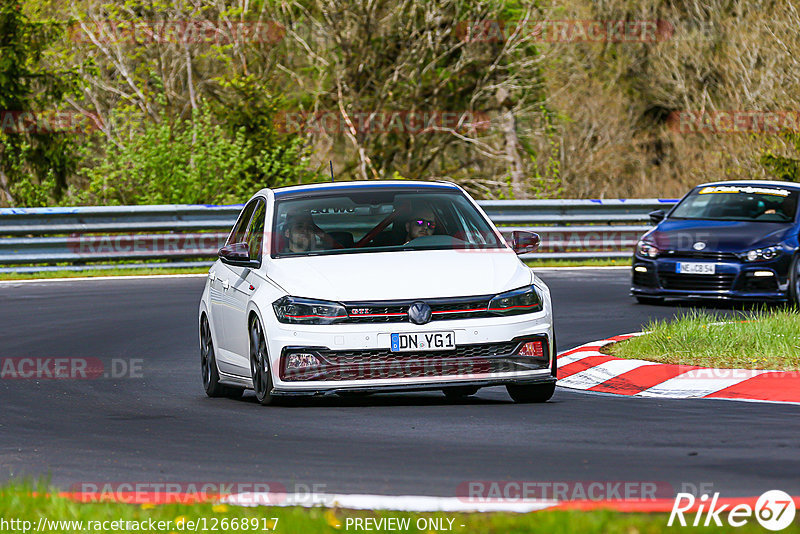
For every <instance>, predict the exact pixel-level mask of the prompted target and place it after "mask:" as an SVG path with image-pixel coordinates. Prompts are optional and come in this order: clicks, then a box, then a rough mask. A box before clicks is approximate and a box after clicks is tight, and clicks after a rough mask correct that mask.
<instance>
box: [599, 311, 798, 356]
mask: <svg viewBox="0 0 800 534" xmlns="http://www.w3.org/2000/svg"><path fill="white" fill-rule="evenodd" d="M715 323H725V324H715ZM644 331H646V332H649V333H648V334H647V335H644V336H638V337H635V338H632V339H629V340H627V341H623V342H621V343H616V344H614V345H612V346H611V347H610V348H608V352H609V354H612V355H614V356H618V357H620V358H635V359H643V360H650V361H654V362H660V363H671V364H682V365H698V366H702V367H719V368H729V369H778V370H786V371H796V370H798V369H800V313H798V311H797V310H794V309H788V308H782V309H772V310H759V311H754V312H749V313H746V314H745V313H743V314H741V315H738V316H736V317H734V318H731V317H726V316H723V315H721V314H717V313H708V312H694V313H692V314H690V315H688V316H686V317H683V318H678V319H675V320H673V321H655V322H651V323H649V324H647V325H646V326H645V328H644Z"/></svg>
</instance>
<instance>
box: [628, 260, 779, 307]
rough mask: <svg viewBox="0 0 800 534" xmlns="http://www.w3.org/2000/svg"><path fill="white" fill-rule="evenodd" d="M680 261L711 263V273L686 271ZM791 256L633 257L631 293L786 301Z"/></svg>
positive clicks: (685, 297)
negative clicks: (765, 258)
mask: <svg viewBox="0 0 800 534" xmlns="http://www.w3.org/2000/svg"><path fill="white" fill-rule="evenodd" d="M680 263H703V264H713V265H714V273H713V274H686V273H684V272H681V271H680V269H679V268H678V265H679V264H680ZM790 263H791V258H789V257H787V256H786V255H783V256H780V257H778V258H776V259H774V260H771V261H761V262H753V263H747V262H742V261H739V260H738V259H731V258H726V259H720V260H713V259H695V258H673V257H671V258H662V257H659V258H656V259H646V258H642V257H639V256H634V258H633V284H632V286H631V294H632V295H634V296H643V297H662V298H680V299H723V300H724V299H728V300H762V301H775V302H783V301H786V300H788V297H789V295H788V287H789V283H788V278H789V266H790Z"/></svg>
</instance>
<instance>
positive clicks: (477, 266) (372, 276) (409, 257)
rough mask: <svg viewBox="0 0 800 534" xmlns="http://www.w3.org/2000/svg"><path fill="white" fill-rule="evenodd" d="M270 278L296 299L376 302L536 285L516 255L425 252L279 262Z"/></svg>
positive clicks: (271, 267) (271, 265)
mask: <svg viewBox="0 0 800 534" xmlns="http://www.w3.org/2000/svg"><path fill="white" fill-rule="evenodd" d="M267 276H268V277H269V278H270V279H272V280H273V281H274V282H275V283H276V284H278V285H279V286H281V287H282V288H283V289H285V290H286V291H287V292H288V293H289V294H290V295H292V296H295V297H306V298H315V299H321V300H333V301H374V300H396V299H397V300H399V299H425V298H437V297H460V296H472V295H489V294H494V293H501V292H503V291H508V290H511V289H516V288H518V287H522V286H525V285H528V284H531V283H532V280H533V277H532V271H531V270H530V268H528V267H527V266H525V264H523V263H522V262H521V261H520V260H519V259H518V258H517V256H516V254H514V253H513V252H512V251H510V250H507V249H504V250H492V251H474V250H466V251H465V250H424V251H403V252H371V253H359V254H338V255H330V256H308V257H300V258H280V259H275V260H272V261H271V262H270V263H269V265H268V266H267Z"/></svg>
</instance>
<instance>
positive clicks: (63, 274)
mask: <svg viewBox="0 0 800 534" xmlns="http://www.w3.org/2000/svg"><path fill="white" fill-rule="evenodd" d="M207 272H208V266H204V267H182V268H174V269H173V268H147V269H138V268H137V269H120V268H109V269H96V270H95V269H92V270H87V271H41V272H37V273H0V280H38V279H43V278H45V279H49V278H85V277H94V276H142V275H153V274H197V273H202V274H205V273H207Z"/></svg>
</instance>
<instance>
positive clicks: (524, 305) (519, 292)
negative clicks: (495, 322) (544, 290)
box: [489, 286, 542, 315]
mask: <svg viewBox="0 0 800 534" xmlns="http://www.w3.org/2000/svg"><path fill="white" fill-rule="evenodd" d="M489 311H490V312H492V313H495V314H497V315H519V314H522V313H533V312H538V311H542V299H541V297H540V296H539V293H538V292H537V291H536V288H535V287H533V286H528V287H523V288H521V289H515V290H514V291H508V292H506V293H500V294H499V295H497V296H496V297H494V298H493V299H492V300H491V301H489Z"/></svg>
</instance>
